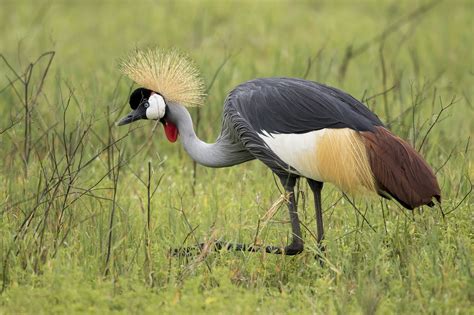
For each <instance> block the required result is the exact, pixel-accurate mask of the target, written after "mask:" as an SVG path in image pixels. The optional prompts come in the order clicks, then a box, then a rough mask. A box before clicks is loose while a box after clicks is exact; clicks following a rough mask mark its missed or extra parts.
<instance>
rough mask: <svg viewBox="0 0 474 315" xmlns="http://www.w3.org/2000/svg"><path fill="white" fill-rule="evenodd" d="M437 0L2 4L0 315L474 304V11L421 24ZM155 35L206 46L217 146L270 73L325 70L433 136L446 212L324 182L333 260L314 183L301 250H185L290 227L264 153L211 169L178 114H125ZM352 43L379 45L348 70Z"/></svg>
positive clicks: (204, 116)
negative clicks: (223, 119) (121, 64)
mask: <svg viewBox="0 0 474 315" xmlns="http://www.w3.org/2000/svg"><path fill="white" fill-rule="evenodd" d="M426 4H427V2H426V1H375V0H372V1H371V0H364V1H102V2H99V1H9V0H6V1H5V0H4V1H2V2H1V3H0V6H1V9H0V53H1V54H2V55H3V57H4V59H3V60H0V74H1V75H0V106H1V110H2V115H1V117H0V122H1V125H0V132H1V134H0V181H1V184H0V204H1V205H2V207H1V209H0V250H1V251H0V254H1V256H0V284H1V285H2V293H1V295H0V313H5V314H17V313H35V314H36V313H48V314H49V313H101V314H102V313H109V312H110V313H112V312H117V313H127V314H128V313H139V314H142V313H171V312H174V313H178V314H179V313H208V312H212V313H222V314H224V313H225V314H227V313H236V314H240V313H247V314H250V313H255V312H262V313H322V314H326V313H329V314H332V313H339V314H347V313H363V314H373V313H381V314H387V313H406V314H413V313H434V314H438V313H439V314H467V313H472V312H473V311H474V308H473V299H474V295H473V292H474V282H473V278H472V273H473V261H472V258H473V255H472V254H473V230H472V225H473V216H472V205H473V198H472V194H470V191H471V190H472V184H471V180H472V177H473V168H472V135H473V131H474V123H473V121H474V120H473V119H472V117H473V107H472V101H473V99H474V92H473V88H472V87H473V85H474V78H473V74H474V72H473V71H474V69H473V64H474V63H473V42H474V41H473V31H474V22H473V21H474V19H473V17H474V15H473V13H474V7H473V6H474V5H473V2H472V1H456V0H453V1H443V2H441V3H440V4H437V5H435V6H434V7H433V8H431V9H430V10H428V11H427V12H425V13H423V14H420V15H419V16H415V17H414V18H411V19H410V18H406V17H407V16H409V14H410V13H411V12H413V11H414V10H416V8H418V7H420V6H423V5H426ZM397 21H404V22H403V23H401V24H400V25H399V24H397ZM393 24H395V25H397V26H396V27H394V28H391V27H390V25H393ZM386 29H389V30H393V32H390V33H388V34H387V36H386V37H385V38H384V39H383V40H379V39H378V38H377V37H376V36H377V35H380V34H382V33H383V31H384V30H386ZM366 43H368V46H364V45H365V44H366ZM150 46H160V47H178V48H180V49H181V50H183V51H186V52H188V53H189V54H190V55H191V56H192V57H193V58H194V59H195V61H196V63H197V65H198V66H199V67H200V69H201V71H202V74H203V76H204V78H205V80H206V82H207V84H208V86H211V84H212V88H211V89H210V91H209V96H208V99H207V105H206V106H205V107H203V108H201V109H200V110H199V112H198V111H197V110H196V109H193V110H192V114H193V116H194V117H195V119H199V125H198V126H197V129H198V134H199V135H200V136H201V137H202V138H203V139H205V140H208V141H212V140H213V139H214V138H215V137H216V136H217V135H218V133H219V130H220V115H221V108H222V104H223V100H224V99H225V96H226V94H227V93H228V92H229V91H230V90H231V89H232V88H233V87H234V86H235V85H237V84H239V83H240V82H243V81H245V80H249V79H252V78H255V77H266V76H295V77H307V78H308V79H311V80H315V81H319V82H323V83H326V84H329V85H333V86H336V87H339V88H341V89H343V90H346V91H348V92H349V93H351V94H352V95H353V96H355V97H356V98H358V99H364V100H365V101H366V103H367V104H368V106H369V107H370V108H371V109H372V110H374V111H375V112H376V113H377V114H378V115H379V117H380V118H381V119H382V120H383V121H385V122H387V123H389V125H390V127H391V129H392V130H393V131H394V132H395V133H397V134H398V135H400V136H401V137H403V138H405V139H407V140H409V141H410V142H411V143H412V144H414V145H415V147H416V148H421V152H422V154H423V155H424V156H425V157H426V159H427V160H428V162H429V163H430V164H431V165H432V166H433V169H435V170H436V172H437V176H438V179H439V182H440V185H441V188H442V192H443V204H442V207H443V210H442V211H443V213H444V214H445V215H444V216H443V214H442V212H441V210H440V208H439V207H435V208H432V209H430V208H423V209H421V210H416V211H414V212H409V211H406V210H403V209H401V208H400V207H399V206H398V205H397V204H396V203H395V202H391V201H380V200H379V199H378V198H371V199H361V198H357V199H355V200H354V205H353V204H352V203H353V201H352V198H351V197H349V198H350V199H347V198H341V197H342V194H341V193H340V192H339V191H338V190H336V189H335V188H334V187H333V186H331V185H326V186H325V189H324V190H323V197H324V201H323V207H324V209H325V213H324V220H325V225H326V239H327V240H326V245H327V253H326V263H325V266H324V267H321V266H320V265H319V263H318V262H317V261H316V260H315V259H314V256H315V254H316V253H317V249H316V246H315V241H314V237H313V236H312V231H314V229H315V221H314V216H313V213H314V210H313V207H312V197H311V195H310V194H308V188H307V187H306V183H304V182H301V183H300V185H299V189H300V193H299V211H300V213H301V220H302V223H303V224H304V226H305V229H304V230H305V231H304V233H305V241H306V250H305V252H304V253H303V254H301V255H299V256H297V257H281V256H272V255H267V254H261V253H259V254H252V253H234V252H221V253H204V254H202V255H198V256H197V257H191V258H170V257H169V255H168V252H169V249H170V248H173V247H178V246H181V245H183V244H185V245H193V244H195V243H196V242H197V241H206V240H212V239H214V238H223V239H225V240H228V241H239V242H245V243H251V242H254V241H257V242H258V243H266V244H271V243H273V244H285V243H286V242H287V239H288V237H289V229H290V228H289V224H288V222H287V210H286V209H285V207H284V206H282V207H281V208H280V209H279V210H278V212H277V213H276V215H275V216H274V217H273V218H272V219H271V220H269V221H266V220H260V221H259V219H260V218H262V217H264V215H265V213H266V212H267V210H268V209H269V208H270V207H271V205H272V204H273V202H274V201H275V200H277V198H278V197H279V195H280V192H279V189H278V186H276V185H275V183H274V179H273V177H272V175H271V174H270V172H269V171H268V170H267V169H266V168H265V167H264V166H263V165H261V164H260V163H259V162H250V163H247V164H244V165H241V166H237V167H233V168H230V169H221V170H214V169H206V168H203V167H200V166H198V167H197V169H196V173H195V175H194V172H193V163H192V161H191V160H190V158H189V157H187V156H186V154H185V152H184V151H183V150H182V148H181V146H180V144H179V143H176V144H170V143H168V142H167V141H166V139H165V137H164V134H163V132H162V130H161V129H162V128H161V127H160V126H154V124H153V123H151V122H140V123H137V124H135V125H133V126H132V127H131V128H130V129H128V128H127V127H122V128H117V127H115V126H114V125H113V122H114V121H116V120H117V119H118V117H120V116H121V115H123V114H125V113H126V112H127V111H128V107H127V104H126V103H127V97H128V94H129V92H130V89H131V88H132V83H131V82H130V81H129V80H128V79H127V78H124V77H121V75H120V73H119V72H118V68H117V64H118V61H119V59H120V58H121V57H123V56H125V55H126V54H127V53H129V52H130V51H131V50H133V49H135V48H137V47H139V48H142V47H150ZM351 46H352V47H353V52H357V50H358V49H359V48H361V47H366V48H367V49H365V50H362V51H361V52H360V53H359V54H357V53H356V54H355V55H354V56H353V57H352V58H350V60H349V62H348V63H347V68H346V70H345V71H343V70H341V69H343V64H344V58H345V56H346V54H347V51H348V47H351ZM48 51H54V52H55V55H54V57H53V59H52V63H51V67H50V68H49V71H48V73H47V75H46V76H45V78H44V85H41V84H40V83H41V82H42V74H43V73H45V70H46V69H47V61H48V58H50V57H51V56H52V55H46V56H45V57H44V58H42V59H41V60H40V61H39V62H38V63H37V64H35V65H34V66H33V68H31V71H30V72H31V74H32V75H31V79H30V82H29V84H26V85H25V84H23V83H22V82H21V80H27V78H28V77H27V76H25V75H24V74H25V73H28V69H29V68H28V65H29V63H30V62H33V61H34V60H36V58H37V57H38V56H40V55H41V54H42V53H45V52H48ZM221 65H223V66H222V68H221V69H220V67H221ZM9 66H10V67H11V68H12V69H10V68H9ZM219 69H220V70H219ZM13 70H14V71H16V72H17V73H18V74H20V77H21V79H20V80H15V74H14V72H13ZM214 76H215V80H213V78H214ZM25 86H27V89H25ZM384 92H385V93H384ZM25 95H26V97H25ZM35 95H38V96H37V98H36V99H35V98H34V96H35ZM25 99H26V101H25ZM25 104H27V105H28V106H29V107H28V109H25ZM450 104H451V106H449V105H450ZM448 106H449V107H448ZM444 107H447V108H445V109H443V108H444ZM25 113H27V114H26V116H27V118H26V119H25ZM28 117H29V118H28ZM198 117H199V118H198ZM136 127H138V128H136ZM155 127H156V128H155ZM28 128H29V129H28ZM25 129H28V130H27V131H26V132H25ZM425 136H426V137H425ZM122 137H125V138H122ZM86 162H87V163H86ZM149 162H150V164H148V163H149ZM148 165H150V166H151V172H150V178H151V179H150V182H151V188H150V190H151V192H153V190H154V189H155V188H156V193H155V194H154V195H153V198H152V199H151V202H150V207H149V210H150V211H148V201H147V187H146V184H147V182H148V179H147V178H148V167H149V166H148Z"/></svg>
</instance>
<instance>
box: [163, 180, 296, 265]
mask: <svg viewBox="0 0 474 315" xmlns="http://www.w3.org/2000/svg"><path fill="white" fill-rule="evenodd" d="M280 181H281V183H282V185H283V187H284V188H285V191H286V192H287V193H288V199H289V200H288V210H289V214H290V221H291V231H292V238H291V243H290V245H288V246H285V247H280V246H272V245H267V246H256V245H248V244H239V243H228V242H225V241H216V242H213V244H212V245H213V246H212V247H213V249H214V250H222V249H226V250H235V251H248V252H259V251H265V252H267V253H271V254H284V255H288V256H292V255H297V254H299V253H301V252H302V251H303V249H304V244H303V237H302V235H301V228H300V221H299V218H298V212H297V206H296V201H295V193H294V188H295V185H296V177H288V176H285V177H283V176H282V177H280ZM208 245H211V244H208ZM205 246H206V244H204V243H201V244H198V245H197V246H192V247H186V248H177V249H174V250H172V251H171V254H172V255H174V256H191V255H193V253H195V252H196V250H202V249H203V248H204V247H205Z"/></svg>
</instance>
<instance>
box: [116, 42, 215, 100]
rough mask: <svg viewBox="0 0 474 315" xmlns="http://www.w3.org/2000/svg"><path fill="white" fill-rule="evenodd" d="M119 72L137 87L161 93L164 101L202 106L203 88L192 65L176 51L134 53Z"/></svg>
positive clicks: (160, 50) (124, 61)
mask: <svg viewBox="0 0 474 315" xmlns="http://www.w3.org/2000/svg"><path fill="white" fill-rule="evenodd" d="M120 68H121V71H122V73H124V74H125V75H127V76H128V77H129V78H130V79H132V80H133V81H135V82H136V83H137V84H138V85H140V86H143V87H145V88H147V89H150V90H152V91H155V92H158V93H160V94H161V95H162V96H163V97H164V98H165V100H166V101H167V102H176V103H179V104H181V105H184V106H201V105H203V103H204V99H205V96H206V95H205V92H204V90H205V86H204V81H203V79H202V77H201V76H200V73H199V70H198V69H197V67H196V66H195V64H194V62H193V61H192V60H191V59H190V58H189V57H188V56H187V55H185V54H183V53H181V52H179V51H178V50H176V49H171V50H169V51H166V50H163V49H146V50H137V51H135V52H134V53H132V54H130V55H129V56H128V57H127V58H125V59H124V60H122V62H121V65H120Z"/></svg>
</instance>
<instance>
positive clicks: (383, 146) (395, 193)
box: [359, 127, 441, 209]
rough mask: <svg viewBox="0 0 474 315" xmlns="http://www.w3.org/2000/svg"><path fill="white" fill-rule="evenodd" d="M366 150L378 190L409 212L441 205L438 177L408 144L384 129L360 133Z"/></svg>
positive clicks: (376, 128)
mask: <svg viewBox="0 0 474 315" xmlns="http://www.w3.org/2000/svg"><path fill="white" fill-rule="evenodd" d="M359 134H360V135H361V137H362V141H363V143H364V145H365V148H366V150H367V157H368V160H369V164H370V168H371V170H372V173H373V175H374V180H375V184H376V189H377V191H378V193H379V194H380V195H382V196H387V194H388V195H390V196H392V197H393V198H395V199H396V200H397V201H398V202H399V203H400V204H401V205H402V206H404V207H405V208H407V209H414V208H416V207H419V206H422V205H428V206H433V205H434V203H433V198H436V200H437V201H438V202H440V201H441V192H440V189H439V185H438V182H437V180H436V177H435V175H434V173H433V171H432V170H431V168H430V166H429V165H428V164H427V163H426V162H425V160H424V159H423V158H422V157H421V155H420V154H419V153H418V152H416V151H415V149H413V148H412V147H411V146H410V145H409V144H408V143H407V142H406V141H404V140H403V139H401V138H399V137H397V136H395V135H393V134H392V133H391V132H390V131H388V130H387V129H385V128H383V127H375V129H374V131H363V132H360V133H359Z"/></svg>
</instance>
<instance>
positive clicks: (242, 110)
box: [227, 78, 383, 133]
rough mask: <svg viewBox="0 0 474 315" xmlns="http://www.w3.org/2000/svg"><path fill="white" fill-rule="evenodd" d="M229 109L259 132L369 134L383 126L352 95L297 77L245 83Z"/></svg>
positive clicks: (232, 99)
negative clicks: (344, 130) (347, 130)
mask: <svg viewBox="0 0 474 315" xmlns="http://www.w3.org/2000/svg"><path fill="white" fill-rule="evenodd" d="M227 106H231V107H234V108H235V110H236V111H238V112H239V114H240V115H241V116H242V117H243V118H244V119H245V120H246V121H247V122H248V123H249V125H250V126H251V127H252V128H253V129H254V130H255V131H257V132H259V131H266V132H267V133H305V132H310V131H315V130H320V129H324V128H351V129H353V130H358V131H366V130H372V129H373V127H374V126H382V125H383V124H382V122H381V121H380V120H379V118H378V117H377V116H376V115H375V114H374V113H372V112H371V111H370V110H369V109H368V108H367V107H366V106H365V105H363V104H362V103H360V102H359V101H358V100H356V99H355V98H353V97H352V96H350V95H349V94H347V93H344V92H342V91H340V90H338V89H335V88H332V87H329V86H326V85H323V84H319V83H316V82H312V81H307V80H302V79H294V78H264V79H256V80H252V81H248V82H246V83H243V84H241V85H239V86H238V87H237V88H236V89H235V90H234V91H232V92H231V94H230V95H229V98H228V101H227Z"/></svg>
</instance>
